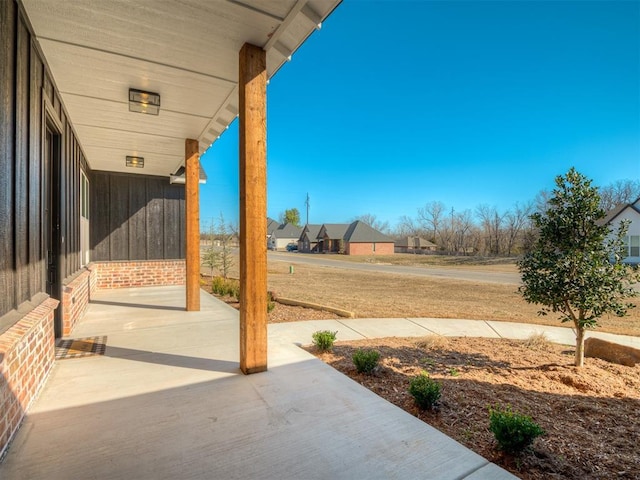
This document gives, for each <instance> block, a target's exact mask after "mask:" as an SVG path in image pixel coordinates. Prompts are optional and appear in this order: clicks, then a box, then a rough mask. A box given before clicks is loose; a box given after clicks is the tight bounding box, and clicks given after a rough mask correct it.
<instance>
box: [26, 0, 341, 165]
mask: <svg viewBox="0 0 640 480" xmlns="http://www.w3.org/2000/svg"><path fill="white" fill-rule="evenodd" d="M340 1H341V0H179V1H178V0H137V1H131V0H64V1H61V0H22V4H23V6H24V9H25V12H26V13H27V16H28V18H29V20H30V22H31V24H32V27H33V30H34V32H35V35H36V38H37V41H38V42H39V44H40V46H41V48H42V51H43V52H44V55H45V57H46V61H47V63H48V65H49V67H50V69H51V73H52V76H53V79H54V81H55V84H56V86H57V88H58V90H59V91H60V95H61V97H62V101H63V103H64V104H65V106H66V109H67V111H68V114H69V117H70V120H71V122H72V124H73V125H74V128H75V130H76V133H77V135H78V139H79V141H80V143H81V145H82V148H83V150H84V152H85V154H86V156H87V160H88V162H89V165H90V166H91V168H92V169H95V170H108V171H116V172H128V173H140V174H147V175H162V176H169V174H171V173H173V172H175V171H176V170H177V168H178V167H179V166H181V165H182V164H183V163H184V149H185V146H184V140H185V138H195V139H198V141H199V146H200V152H201V153H203V152H204V151H205V150H206V149H207V148H208V147H209V146H210V145H211V144H212V143H213V142H215V140H216V139H217V138H218V136H219V135H220V134H221V133H222V132H223V131H224V130H225V128H226V127H227V126H228V125H229V124H230V123H231V122H232V121H233V120H234V119H235V117H236V114H237V111H238V52H239V51H240V48H241V47H242V45H243V44H244V43H246V42H248V43H252V44H254V45H259V46H262V47H263V48H264V49H265V50H266V52H267V71H268V74H269V77H271V76H272V75H273V74H274V73H275V72H276V71H277V70H278V69H279V68H280V66H281V65H282V64H283V63H284V62H286V61H287V57H288V55H289V54H290V53H291V52H294V51H295V50H296V49H297V48H298V47H299V46H300V45H301V44H302V43H303V42H304V41H305V39H306V38H307V37H308V36H309V35H310V34H311V33H312V32H313V31H314V29H316V28H317V26H318V24H319V23H320V22H322V21H323V20H324V19H325V18H326V17H327V16H328V15H329V14H330V13H331V11H332V10H333V9H334V8H335V7H336V6H337V5H338V4H339V3H340ZM129 88H136V89H140V90H146V91H151V92H156V93H159V94H160V97H161V107H160V114H159V115H157V116H154V115H144V114H140V113H134V112H129V103H128V91H129ZM126 155H134V156H142V157H144V158H145V165H144V168H143V169H138V168H127V167H125V156H126Z"/></svg>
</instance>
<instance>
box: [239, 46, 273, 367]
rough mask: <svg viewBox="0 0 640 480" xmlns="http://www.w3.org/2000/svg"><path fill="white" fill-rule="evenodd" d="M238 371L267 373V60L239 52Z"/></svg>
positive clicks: (259, 52)
mask: <svg viewBox="0 0 640 480" xmlns="http://www.w3.org/2000/svg"><path fill="white" fill-rule="evenodd" d="M239 100H240V102H239V103H240V112H239V113H240V135H239V136H240V369H241V370H242V371H243V373H245V374H249V373H257V372H262V371H265V370H266V369H267V59H266V52H265V51H264V50H263V49H262V48H260V47H257V46H255V45H250V44H248V43H245V44H244V45H243V46H242V48H241V49H240V77H239Z"/></svg>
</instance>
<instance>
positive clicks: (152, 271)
mask: <svg viewBox="0 0 640 480" xmlns="http://www.w3.org/2000/svg"><path fill="white" fill-rule="evenodd" d="M89 268H90V270H91V273H92V275H95V288H128V287H152V286H162V285H184V284H185V278H186V266H185V261H184V260H139V261H122V262H93V263H92V264H91V265H90V267H89Z"/></svg>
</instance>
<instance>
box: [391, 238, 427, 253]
mask: <svg viewBox="0 0 640 480" xmlns="http://www.w3.org/2000/svg"><path fill="white" fill-rule="evenodd" d="M436 250H438V246H437V245H436V244H435V243H433V242H430V241H429V240H426V239H424V238H422V237H417V236H408V237H402V238H401V239H400V240H398V241H397V242H396V248H395V251H396V253H427V252H435V251H436Z"/></svg>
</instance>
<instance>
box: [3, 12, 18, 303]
mask: <svg viewBox="0 0 640 480" xmlns="http://www.w3.org/2000/svg"><path fill="white" fill-rule="evenodd" d="M15 19H16V8H15V4H14V3H13V2H6V1H0V59H2V60H0V292H2V293H0V316H1V315H4V314H5V313H7V312H9V311H10V310H11V309H13V308H14V306H15V289H14V284H15V283H14V276H13V264H14V257H13V241H14V240H13V172H14V168H13V158H14V157H13V155H14V137H15V128H14V127H15V126H14V98H15V97H14V67H15V64H14V48H15Z"/></svg>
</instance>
